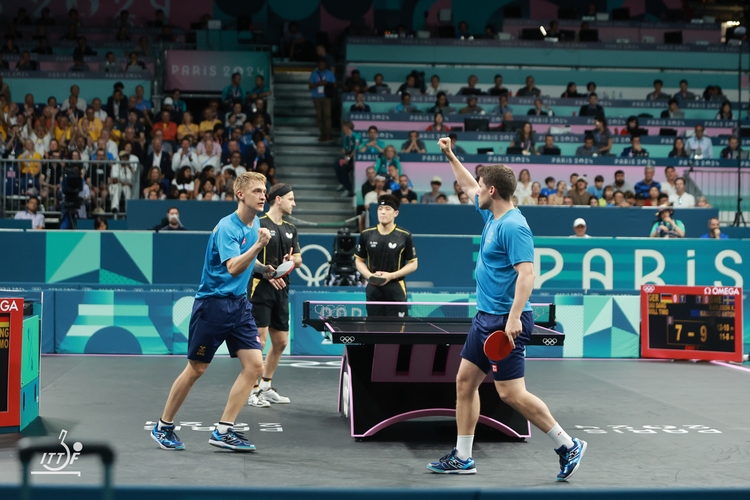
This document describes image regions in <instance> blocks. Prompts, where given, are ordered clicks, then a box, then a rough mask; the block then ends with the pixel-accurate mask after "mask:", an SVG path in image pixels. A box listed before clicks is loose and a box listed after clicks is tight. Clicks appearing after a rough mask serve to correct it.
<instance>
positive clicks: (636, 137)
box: [630, 134, 641, 143]
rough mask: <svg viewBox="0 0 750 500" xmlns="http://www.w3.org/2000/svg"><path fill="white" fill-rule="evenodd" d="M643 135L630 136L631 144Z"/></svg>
mask: <svg viewBox="0 0 750 500" xmlns="http://www.w3.org/2000/svg"><path fill="white" fill-rule="evenodd" d="M640 138H641V134H631V136H630V142H631V143H632V142H633V141H634V140H635V139H640Z"/></svg>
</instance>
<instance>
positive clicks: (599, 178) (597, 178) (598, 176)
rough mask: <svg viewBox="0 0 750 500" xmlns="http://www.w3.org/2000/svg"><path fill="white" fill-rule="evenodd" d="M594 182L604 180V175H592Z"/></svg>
mask: <svg viewBox="0 0 750 500" xmlns="http://www.w3.org/2000/svg"><path fill="white" fill-rule="evenodd" d="M594 182H604V176H602V175H597V176H596V177H594Z"/></svg>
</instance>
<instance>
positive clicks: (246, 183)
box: [234, 172, 266, 194]
mask: <svg viewBox="0 0 750 500" xmlns="http://www.w3.org/2000/svg"><path fill="white" fill-rule="evenodd" d="M256 182H260V183H261V184H263V185H264V186H265V185H266V176H265V175H263V174H259V173H258V172H243V173H241V174H240V175H239V177H237V178H236V179H235V180H234V192H235V194H236V193H237V192H239V191H242V192H244V191H245V190H246V189H247V188H248V187H250V185H251V184H254V183H256Z"/></svg>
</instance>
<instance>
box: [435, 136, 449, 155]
mask: <svg viewBox="0 0 750 500" xmlns="http://www.w3.org/2000/svg"><path fill="white" fill-rule="evenodd" d="M438 146H440V151H442V152H443V153H444V154H448V152H449V151H450V150H451V140H450V138H449V137H441V138H440V139H438Z"/></svg>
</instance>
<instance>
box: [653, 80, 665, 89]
mask: <svg viewBox="0 0 750 500" xmlns="http://www.w3.org/2000/svg"><path fill="white" fill-rule="evenodd" d="M657 83H658V84H659V85H661V86H662V87H663V86H664V82H663V81H661V78H657V79H656V80H654V85H656V84H657Z"/></svg>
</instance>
